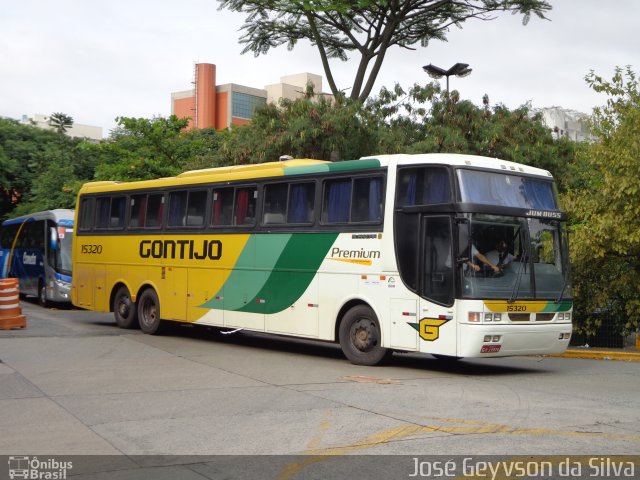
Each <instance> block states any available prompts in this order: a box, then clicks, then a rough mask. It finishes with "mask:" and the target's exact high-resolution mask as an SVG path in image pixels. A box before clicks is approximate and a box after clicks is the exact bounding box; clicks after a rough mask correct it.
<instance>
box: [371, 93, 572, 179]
mask: <svg viewBox="0 0 640 480" xmlns="http://www.w3.org/2000/svg"><path fill="white" fill-rule="evenodd" d="M367 109H368V110H369V111H370V114H371V115H375V114H376V112H377V114H378V115H379V118H380V121H381V125H380V134H379V138H380V144H379V149H378V150H379V151H380V153H383V152H384V153H438V152H442V153H463V154H471V155H482V156H486V157H494V158H500V159H503V160H510V161H513V162H519V163H525V164H527V165H532V166H535V167H538V168H544V169H546V170H549V171H551V173H552V174H553V175H554V177H556V178H557V179H558V180H559V183H560V186H561V187H563V189H564V185H565V184H567V182H568V181H569V180H568V179H567V175H566V174H565V170H566V168H567V165H568V164H571V163H572V162H573V159H574V157H575V151H576V149H578V148H580V146H579V145H578V144H576V143H574V142H571V141H569V140H568V139H565V138H562V139H559V140H555V139H554V138H553V136H552V135H551V130H550V129H549V128H548V127H546V126H545V125H544V123H543V122H542V119H541V117H540V116H539V115H535V114H534V113H533V112H531V110H530V108H529V106H528V105H523V106H520V107H518V108H516V109H514V110H510V109H508V108H507V107H505V106H504V105H500V104H498V105H495V106H491V105H490V103H489V98H488V97H487V96H486V95H485V96H484V98H483V99H482V106H477V105H475V104H473V103H472V102H471V101H469V100H460V98H459V94H458V92H457V91H456V90H454V91H452V92H451V94H450V95H447V93H446V92H442V89H441V88H440V86H439V85H438V84H437V83H431V84H428V85H426V86H421V85H417V84H416V85H414V86H413V87H412V88H410V89H409V91H408V92H405V90H404V89H403V88H401V87H400V86H399V85H396V86H395V88H394V89H393V90H387V89H382V91H381V93H380V95H379V96H378V97H377V98H374V99H371V100H370V101H369V102H368V103H367Z"/></svg>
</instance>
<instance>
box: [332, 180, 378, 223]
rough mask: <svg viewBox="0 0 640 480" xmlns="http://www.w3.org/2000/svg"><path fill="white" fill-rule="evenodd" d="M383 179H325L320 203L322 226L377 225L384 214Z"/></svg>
mask: <svg viewBox="0 0 640 480" xmlns="http://www.w3.org/2000/svg"><path fill="white" fill-rule="evenodd" d="M382 180H383V179H382V177H380V176H376V177H360V178H355V179H353V180H352V179H350V178H348V179H345V178H341V179H336V180H327V181H326V182H325V185H324V198H323V203H322V221H323V223H364V222H368V223H373V222H375V223H380V222H381V221H382V211H383V200H384V192H383V188H382V187H383V181H382Z"/></svg>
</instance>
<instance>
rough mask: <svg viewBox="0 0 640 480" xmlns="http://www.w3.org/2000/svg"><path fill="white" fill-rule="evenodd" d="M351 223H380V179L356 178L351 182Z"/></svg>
mask: <svg viewBox="0 0 640 480" xmlns="http://www.w3.org/2000/svg"><path fill="white" fill-rule="evenodd" d="M351 221H352V222H381V221H382V178H381V177H374V178H356V179H355V180H354V182H353V204H352V205H351Z"/></svg>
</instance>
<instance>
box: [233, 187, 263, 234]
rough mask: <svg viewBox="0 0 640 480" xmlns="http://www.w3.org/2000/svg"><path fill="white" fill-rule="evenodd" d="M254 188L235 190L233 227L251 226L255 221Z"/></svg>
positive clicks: (255, 191)
mask: <svg viewBox="0 0 640 480" xmlns="http://www.w3.org/2000/svg"><path fill="white" fill-rule="evenodd" d="M257 195H258V190H257V189H256V187H245V188H237V189H236V202H235V205H234V212H233V217H234V218H233V219H234V225H253V224H254V222H255V220H256V197H257Z"/></svg>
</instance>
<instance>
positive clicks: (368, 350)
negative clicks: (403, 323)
mask: <svg viewBox="0 0 640 480" xmlns="http://www.w3.org/2000/svg"><path fill="white" fill-rule="evenodd" d="M338 336H339V337H340V346H341V347H342V351H343V352H344V354H345V356H346V357H347V358H348V359H349V361H350V362H351V363H353V364H355V365H377V364H379V363H380V362H382V361H383V360H384V359H385V358H387V357H389V356H390V355H391V353H392V351H391V350H387V349H386V348H383V347H382V345H381V344H382V334H381V332H380V323H379V322H378V318H377V317H376V314H375V313H374V311H373V310H372V309H371V308H370V307H368V306H366V305H358V306H355V307H353V308H351V309H350V310H349V311H348V312H347V313H346V314H345V316H344V318H343V319H342V322H341V323H340V330H339V332H338Z"/></svg>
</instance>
